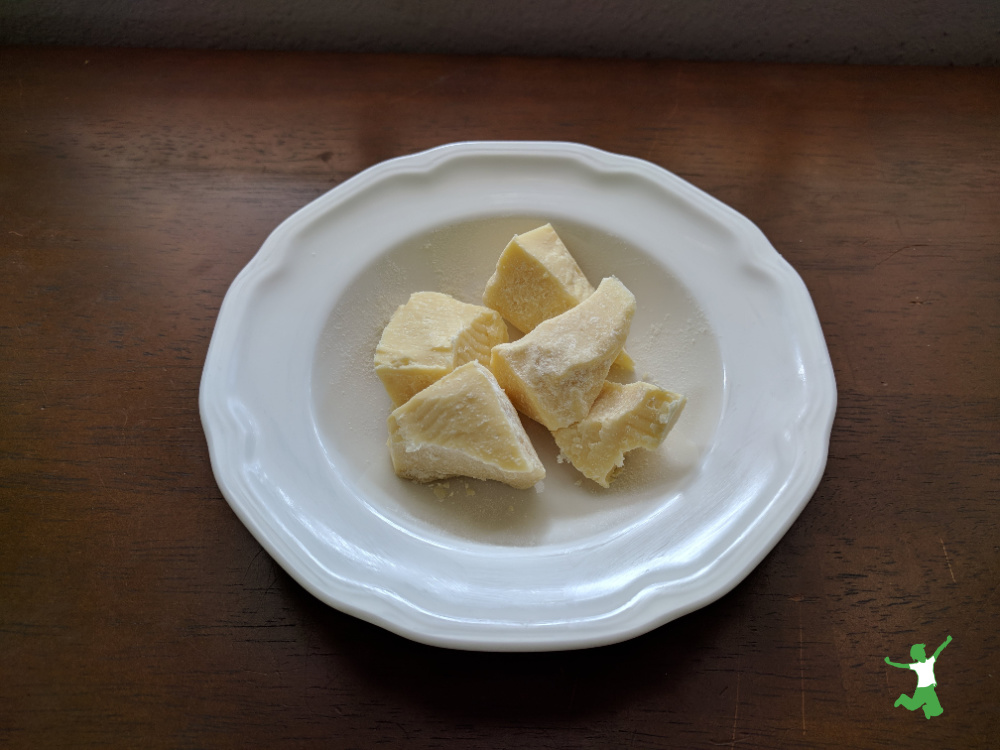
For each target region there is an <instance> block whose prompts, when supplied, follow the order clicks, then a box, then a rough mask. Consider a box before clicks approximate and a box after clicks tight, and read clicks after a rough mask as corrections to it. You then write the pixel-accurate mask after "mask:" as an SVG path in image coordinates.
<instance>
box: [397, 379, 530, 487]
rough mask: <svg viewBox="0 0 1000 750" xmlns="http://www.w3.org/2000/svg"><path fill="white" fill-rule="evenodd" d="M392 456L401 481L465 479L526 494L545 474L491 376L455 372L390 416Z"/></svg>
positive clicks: (507, 400)
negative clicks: (491, 482)
mask: <svg viewBox="0 0 1000 750" xmlns="http://www.w3.org/2000/svg"><path fill="white" fill-rule="evenodd" d="M388 425H389V441H388V446H389V453H390V455H391V457H392V465H393V468H394V469H395V471H396V474H398V475H399V476H401V477H404V478H407V479H414V480H416V481H418V482H431V481H434V480H437V479H446V478H448V477H455V476H464V477H473V478H475V479H492V480H495V481H498V482H503V483H504V484H509V485H510V486H511V487H515V488H517V489H527V488H528V487H531V486H533V485H534V484H535V483H536V482H538V481H540V480H542V479H544V478H545V468H544V467H543V466H542V462H541V461H540V460H539V458H538V454H537V453H535V449H534V447H532V445H531V441H530V440H529V439H528V435H527V433H525V431H524V427H523V426H522V425H521V420H520V418H519V417H518V415H517V412H516V411H515V410H514V407H513V405H512V404H511V402H510V400H509V399H508V398H507V395H506V394H505V393H504V392H503V389H501V388H500V386H499V384H498V383H497V381H496V379H495V378H494V377H493V375H492V373H490V371H489V370H488V369H486V368H485V367H483V366H482V365H481V364H479V362H469V363H467V364H465V365H462V366H461V367H458V368H456V369H455V370H454V371H452V372H451V373H449V374H447V375H445V376H444V377H443V378H441V379H440V380H438V381H437V382H435V383H433V384H432V385H429V386H428V387H427V388H424V389H423V390H422V391H420V392H419V393H418V394H416V395H415V396H414V397H413V398H411V399H410V400H409V401H407V402H406V403H405V404H403V405H402V406H400V407H399V408H397V409H396V410H395V411H393V412H392V414H390V415H389V420H388Z"/></svg>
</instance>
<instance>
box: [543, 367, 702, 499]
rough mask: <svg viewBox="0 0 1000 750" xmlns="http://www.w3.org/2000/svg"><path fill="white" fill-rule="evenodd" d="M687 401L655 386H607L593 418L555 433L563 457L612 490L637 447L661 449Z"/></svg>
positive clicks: (596, 402)
mask: <svg viewBox="0 0 1000 750" xmlns="http://www.w3.org/2000/svg"><path fill="white" fill-rule="evenodd" d="M685 403H687V399H685V398H684V396H681V395H679V394H677V393H671V392H670V391H665V390H663V389H662V388H657V387H656V386H654V385H652V384H650V383H642V382H639V383H628V384H627V385H621V384H619V383H612V382H610V381H608V382H605V383H604V387H603V388H602V389H601V393H600V395H599V396H598V397H597V400H596V401H594V405H593V407H592V408H591V410H590V413H589V414H588V415H587V416H586V417H585V418H584V419H582V420H580V421H579V422H577V423H576V424H574V425H571V426H569V427H564V428H562V429H559V430H556V431H555V432H554V433H553V436H554V437H555V441H556V445H558V446H559V450H560V452H561V456H562V457H563V458H566V459H568V460H569V462H570V463H572V464H573V466H575V467H576V469H577V470H578V471H580V472H581V473H582V474H583V475H584V476H585V477H587V478H588V479H593V480H594V481H595V482H597V483H598V484H599V485H601V486H602V487H609V486H610V485H611V482H612V480H613V479H614V478H615V476H616V475H617V474H618V473H619V472H620V471H621V470H622V467H623V466H624V464H625V454H626V453H628V452H629V451H632V450H635V449H636V448H645V449H647V450H655V449H656V448H657V447H659V445H660V444H661V443H662V442H663V440H664V438H665V437H666V436H667V433H668V432H670V430H671V429H672V428H673V426H674V424H676V422H677V418H678V417H679V416H680V414H681V411H683V409H684V404H685Z"/></svg>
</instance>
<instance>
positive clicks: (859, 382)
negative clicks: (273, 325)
mask: <svg viewBox="0 0 1000 750" xmlns="http://www.w3.org/2000/svg"><path fill="white" fill-rule="evenodd" d="M998 92H1000V71H998V70H996V69H915V68H864V67H817V66H813V67H805V66H802V67H799V66H780V65H748V64H737V65H733V64H680V63H670V62H615V61H572V60H542V59H538V60H524V59H501V58H487V57H484V58H471V57H470V58H450V57H393V56H342V55H341V56H338V55H320V54H277V53H266V54H265V53H206V52H197V53H195V52H184V51H142V50H97V49H62V50H59V49H48V50H47V49H16V48H13V49H5V50H0V260H2V263H3V266H2V275H0V378H2V379H0V387H2V401H0V492H2V495H0V497H2V503H0V672H2V674H0V676H2V679H0V746H3V747H6V748H42V747H80V748H89V747H154V748H156V747H164V748H207V747H274V748H279V747H280V748H285V747H311V746H321V747H332V748H369V747H374V746H390V747H407V748H438V747H462V748H499V747H541V748H578V747H601V748H636V749H638V748H696V747H698V748H702V747H703V748H714V747H727V746H728V747H735V748H775V747H794V748H840V747H851V748H882V747H885V748H897V747H936V748H949V747H950V748H961V747H969V748H986V747H995V746H996V741H997V740H996V737H997V731H998V729H1000V713H998V705H1000V689H998V683H1000V667H998V665H997V660H998V659H1000V638H998V635H997V631H998V625H997V623H998V621H1000V589H998V585H1000V529H998V515H1000V514H998V505H997V503H998V489H1000V482H998V478H1000V477H998V447H1000V445H998V431H1000V430H998V428H1000V377H998V365H1000V239H998V238H1000V93H998ZM477 139H539V140H565V141H578V142H582V143H586V144H589V145H592V146H596V147H599V148H603V149H607V150H609V151H613V152H618V153H623V154H629V155H632V156H636V157H641V158H643V159H648V160H650V161H652V162H654V163H656V164H659V165H661V166H663V167H665V168H667V169H669V170H671V171H673V172H674V173H676V174H678V175H679V176H681V177H683V178H685V179H686V180H689V181H690V182H692V183H694V184H695V185H697V186H698V187H700V188H702V189H704V190H706V191H707V192H709V193H711V194H712V195H714V196H715V197H717V198H719V199H720V200H722V201H724V202H725V203H728V204H729V205H731V206H732V207H734V208H735V209H736V210H738V211H740V212H741V213H743V214H745V215H746V216H747V217H749V218H750V219H751V220H752V221H754V222H755V223H756V224H757V225H758V226H759V227H760V228H761V229H762V230H763V231H764V233H765V234H766V235H767V236H768V238H769V239H770V241H771V242H772V244H774V246H775V247H776V248H777V250H778V251H779V252H780V253H781V254H782V255H783V256H784V257H785V258H786V259H787V260H788V261H789V262H790V263H791V264H792V265H793V266H794V267H795V268H796V269H797V270H798V272H799V273H800V274H801V276H802V278H803V279H804V280H805V283H806V285H807V286H808V288H809V290H810V292H811V293H812V295H813V299H814V301H815V305H816V309H817V311H818V314H819V318H820V320H821V322H822V324H823V328H824V331H825V334H826V337H827V342H828V346H829V349H830V354H831V357H832V360H833V364H834V367H835V371H836V376H837V382H838V387H839V408H838V413H837V419H836V422H835V425H834V429H833V435H832V441H831V446H830V456H829V463H828V466H827V471H826V474H825V477H824V479H823V481H822V482H821V484H820V486H819V489H818V490H817V492H816V494H815V495H814V497H813V498H812V501H811V502H810V503H809V505H808V506H807V507H806V509H805V511H804V512H803V513H802V515H801V516H800V518H799V519H798V521H797V522H796V523H795V524H794V525H793V527H792V528H791V530H790V531H789V532H788V534H787V535H786V536H785V537H784V539H783V540H782V541H781V542H780V543H779V544H778V545H777V547H776V548H775V549H774V550H773V552H772V553H771V554H770V555H768V556H767V558H766V559H765V560H764V561H763V562H762V563H761V564H760V566H759V567H758V568H757V569H756V570H754V571H753V572H752V573H751V574H750V575H749V576H748V577H747V578H746V580H745V581H744V582H743V583H742V584H740V585H739V586H738V587H737V588H736V589H735V590H733V591H732V592H731V593H729V594H728V595H726V596H724V597H723V598H722V599H720V600H719V601H717V602H715V603H713V604H711V605H709V606H707V607H705V608H703V609H701V610H699V611H697V612H694V613H692V614H690V615H688V616H686V617H683V618H681V619H679V620H677V621H675V622H672V623H669V624H667V625H665V626H663V627H660V628H659V629H657V630H655V631H653V632H651V633H649V634H647V635H644V636H641V637H639V638H635V639H633V640H630V641H627V642H625V643H621V644H618V645H614V646H608V647H603V648H597V649H591V650H584V651H574V652H565V653H550V654H489V653H466V652H455V651H449V650H444V649H438V648H433V647H428V646H423V645H419V644H415V643H412V642H409V641H407V640H404V639H402V638H400V637H397V636H395V635H391V634H389V633H387V632H385V631H382V630H380V629H379V628H377V627H375V626H372V625H369V624H367V623H364V622H361V621H359V620H357V619H355V618H353V617H350V616H348V615H345V614H342V613H340V612H338V611H336V610H333V609H330V608H328V607H326V606H325V605H323V604H321V603H320V602H319V601H317V600H315V599H314V598H313V597H311V596H310V595H309V594H307V593H306V592H305V591H304V590H303V589H302V588H300V587H299V586H298V585H297V584H296V583H295V582H293V581H292V579H291V578H290V577H289V576H288V575H287V574H286V573H285V572H283V571H282V570H281V569H280V568H279V567H278V566H277V565H276V564H275V563H274V562H273V561H272V560H271V559H270V557H269V556H268V555H267V554H266V553H264V552H263V551H262V548H261V547H260V545H259V544H258V543H257V542H256V541H255V540H254V538H253V537H252V536H251V535H250V534H249V532H248V531H247V530H246V529H245V528H244V527H243V526H242V525H241V523H240V522H239V521H238V519H237V518H236V516H235V515H234V514H233V512H232V511H231V510H230V508H229V506H228V505H227V504H226V502H225V500H224V499H223V498H222V495H221V494H220V492H219V489H218V487H217V485H216V483H215V480H214V478H213V475H212V471H211V467H210V464H209V457H208V451H207V448H206V444H205V439H204V435H203V432H202V428H201V424H200V420H199V414H198V401H197V399H198V386H199V378H200V375H201V367H202V364H203V362H204V358H205V353H206V349H207V346H208V342H209V339H210V336H211V333H212V328H213V325H214V322H215V318H216V315H217V312H218V310H219V306H220V304H221V302H222V299H223V296H224V295H225V293H226V290H227V288H228V286H229V284H230V282H231V281H232V280H233V278H234V277H235V276H236V274H237V273H238V272H239V270H240V269H241V268H242V267H243V266H244V265H245V264H246V263H247V262H248V261H249V260H250V258H251V257H252V256H253V255H254V254H255V252H256V251H257V250H258V248H259V247H260V245H261V243H262V242H263V240H264V239H265V238H266V237H267V235H268V234H269V233H270V232H271V230H272V229H274V227H275V226H276V225H277V224H278V223H279V222H281V220H282V219H284V218H285V217H286V216H288V215H289V214H290V213H292V212H293V211H295V210H296V209H298V208H300V207H301V206H303V205H305V204H306V203H308V202H309V201H310V200H312V199H314V198H316V197H317V196H319V195H320V194H322V193H324V192H325V191H327V190H329V189H330V188H332V187H333V186H335V185H337V184H338V183H340V182H341V181H343V180H344V179H346V178H347V177H349V176H351V175H353V174H355V173H357V172H358V171H359V170H361V169H364V168H365V167H368V166H370V165H372V164H375V163H377V162H379V161H381V160H384V159H387V158H390V157H394V156H399V155H402V154H408V153H413V152H415V151H418V150H422V149H425V148H429V147H432V146H436V145H439V144H443V143H447V142H451V141H461V140H477ZM947 635H951V636H952V637H953V638H954V641H953V642H952V643H951V644H950V646H949V647H948V649H947V650H946V651H945V652H944V653H943V654H942V655H941V657H940V659H939V661H938V664H937V666H936V675H937V680H938V686H937V694H938V696H939V698H940V700H941V703H942V705H943V707H944V714H943V715H942V716H940V717H937V718H934V719H932V720H926V719H925V718H924V717H923V715H922V714H921V713H920V712H919V711H918V712H915V713H910V712H908V711H905V710H904V709H902V708H896V709H894V708H893V703H894V701H895V699H896V698H897V696H898V695H899V694H900V693H904V692H905V693H911V692H912V691H913V688H914V686H915V684H916V683H915V679H914V675H913V674H911V673H909V672H904V671H902V670H897V669H893V668H891V667H889V666H887V665H886V664H885V663H884V661H883V660H884V658H885V657H886V656H888V657H891V658H892V659H893V660H894V661H904V662H908V661H910V659H909V647H910V645H911V644H913V643H918V642H920V643H927V644H928V646H929V650H931V649H933V648H934V647H936V645H937V644H938V643H940V642H941V641H943V640H944V638H945V637H946V636H947Z"/></svg>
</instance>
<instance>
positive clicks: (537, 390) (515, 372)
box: [490, 276, 635, 430]
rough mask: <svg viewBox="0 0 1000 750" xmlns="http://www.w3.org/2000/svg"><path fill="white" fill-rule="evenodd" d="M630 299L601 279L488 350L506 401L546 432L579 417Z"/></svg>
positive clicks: (618, 341)
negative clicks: (571, 302)
mask: <svg viewBox="0 0 1000 750" xmlns="http://www.w3.org/2000/svg"><path fill="white" fill-rule="evenodd" d="M634 314H635V297H634V296H633V295H632V293H631V292H630V291H629V290H628V289H627V288H626V287H625V285H624V284H622V283H621V282H620V281H619V280H618V279H616V278H615V277H613V276H611V277H609V278H606V279H604V280H603V281H602V282H601V284H600V286H599V287H598V288H597V291H595V292H594V293H593V294H592V295H590V297H588V298H587V299H586V300H584V301H583V302H581V303H580V304H579V305H577V306H576V307H573V308H571V309H569V310H567V311H566V312H564V313H562V314H561V315H557V316H556V317H554V318H550V319H549V320H546V321H544V322H542V323H540V324H539V325H538V326H537V327H536V328H535V330H533V331H531V332H530V333H528V334H525V336H524V337H523V338H521V339H519V340H517V341H514V342H512V343H509V344H499V345H497V346H495V347H494V348H493V354H492V357H491V358H490V369H491V370H492V371H493V374H494V375H495V376H496V378H497V381H498V382H499V383H500V385H501V386H502V387H503V389H504V390H505V391H506V392H507V395H508V396H509V397H510V400H511V401H512V402H513V403H514V405H515V406H516V407H517V408H518V409H519V410H520V411H521V412H522V413H524V414H526V415H527V416H529V417H531V418H532V419H534V420H535V421H536V422H540V423H541V424H543V425H545V427H547V428H548V429H549V430H557V429H559V428H560V427H567V426H569V425H571V424H573V423H574V422H577V421H579V420H580V419H583V417H585V416H586V415H587V413H588V412H589V411H590V407H591V405H592V404H593V403H594V400H595V399H596V398H597V395H598V394H599V393H600V392H601V387H602V386H603V384H604V381H605V379H606V378H607V375H608V371H609V370H610V369H611V364H612V362H614V360H615V358H616V357H617V356H618V354H619V353H620V352H621V350H622V347H623V346H624V344H625V339H626V338H627V337H628V331H629V326H630V324H631V322H632V316H633V315H634Z"/></svg>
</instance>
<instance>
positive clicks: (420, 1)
mask: <svg viewBox="0 0 1000 750" xmlns="http://www.w3.org/2000/svg"><path fill="white" fill-rule="evenodd" d="M0 43H5V44H69V45H124V46H150V47H207V48H228V49H307V50H344V51H391V52H447V53H469V54H481V53H487V54H513V55H566V56H617V57H638V58H653V57H657V58H660V57H668V58H680V59H688V60H776V61H789V62H834V63H842V62H849V63H904V64H930V65H998V64H1000V0H910V1H905V0H903V1H897V2H892V1H891V0H827V1H826V2H811V1H810V0H728V1H726V0H575V1H573V0H493V2H489V0H485V1H483V0H479V1H474V0H368V1H367V2H366V1H365V0H243V1H242V2H241V0H159V1H158V0H0Z"/></svg>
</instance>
